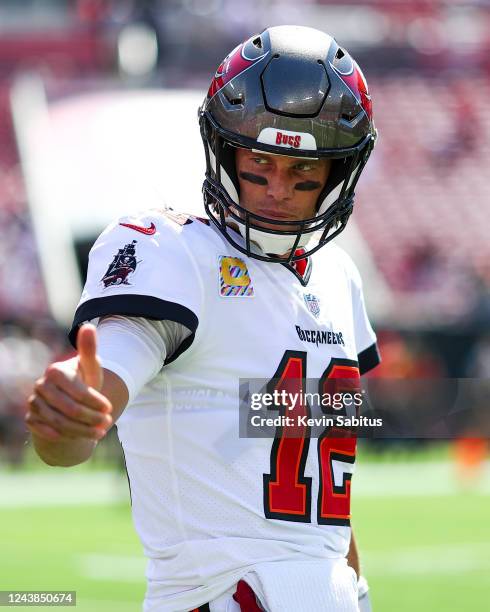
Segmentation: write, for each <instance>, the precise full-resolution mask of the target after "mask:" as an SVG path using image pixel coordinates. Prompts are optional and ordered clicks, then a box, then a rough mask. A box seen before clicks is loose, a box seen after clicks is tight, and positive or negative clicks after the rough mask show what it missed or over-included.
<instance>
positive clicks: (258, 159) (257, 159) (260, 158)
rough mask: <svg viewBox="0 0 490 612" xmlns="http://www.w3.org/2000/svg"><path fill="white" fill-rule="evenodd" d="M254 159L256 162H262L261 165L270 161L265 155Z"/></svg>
mask: <svg viewBox="0 0 490 612" xmlns="http://www.w3.org/2000/svg"><path fill="white" fill-rule="evenodd" d="M252 161H254V162H255V163H256V164H260V165H261V166H264V165H265V164H267V163H268V162H267V160H266V159H264V158H263V157H254V158H253V159H252Z"/></svg>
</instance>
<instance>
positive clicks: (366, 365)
mask: <svg viewBox="0 0 490 612" xmlns="http://www.w3.org/2000/svg"><path fill="white" fill-rule="evenodd" d="M346 272H347V274H348V276H349V277H350V282H351V295H352V314H353V318H354V335H355V342H356V349H357V360H358V362H359V372H360V374H361V375H362V374H366V372H369V370H372V369H373V368H375V367H376V366H377V365H378V364H379V363H381V356H380V353H379V349H378V344H377V340H376V334H375V333H374V330H373V328H372V325H371V322H370V320H369V317H368V314H367V311H366V303H365V301H364V292H363V289H362V279H361V275H360V274H359V270H358V269H357V267H356V265H355V264H354V262H353V261H352V259H351V258H350V257H348V256H347V255H346Z"/></svg>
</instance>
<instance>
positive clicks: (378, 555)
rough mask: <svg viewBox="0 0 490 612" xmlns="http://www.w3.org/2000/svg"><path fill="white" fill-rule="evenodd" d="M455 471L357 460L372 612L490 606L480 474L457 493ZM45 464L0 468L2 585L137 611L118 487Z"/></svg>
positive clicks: (88, 607) (80, 604) (357, 512)
mask: <svg viewBox="0 0 490 612" xmlns="http://www.w3.org/2000/svg"><path fill="white" fill-rule="evenodd" d="M451 468H452V466H451V465H450V463H449V462H447V461H446V462H435V463H427V464H425V463H423V462H418V463H417V462H416V463H407V462H401V463H400V464H399V465H397V464H396V463H395V464H394V465H390V464H373V465H371V464H369V463H368V464H366V465H364V466H361V467H360V470H359V471H360V474H358V476H357V477H356V481H358V482H359V487H358V494H355V487H356V484H357V482H355V483H354V501H353V514H354V517H355V521H354V525H355V529H356V532H357V538H358V542H359V545H360V549H361V554H362V560H363V567H364V573H365V574H366V576H367V577H368V578H369V582H370V585H371V597H372V601H373V608H374V612H394V611H397V612H415V611H417V612H419V611H420V612H438V611H441V612H461V611H462V610H470V611H471V612H480V611H481V612H483V611H486V610H488V609H489V601H490V580H489V576H490V521H489V518H490V495H489V490H488V480H489V479H488V473H487V474H486V476H485V483H486V484H485V485H484V486H480V485H478V486H477V490H473V491H472V492H466V493H465V492H463V491H459V490H458V488H457V486H456V485H455V483H454V480H453V478H452V474H451ZM487 469H488V466H487ZM48 471H49V477H47V478H45V475H41V473H40V472H36V473H35V474H30V475H29V474H28V475H26V474H21V475H18V476H11V475H5V474H4V475H3V476H2V475H1V474H0V550H1V553H0V590H7V589H8V590H76V591H77V608H76V609H77V610H79V611H83V612H85V611H87V612H88V611H91V612H98V611H99V610H100V611H107V612H116V611H118V612H126V611H128V612H129V611H131V610H135V611H136V610H140V609H141V601H142V598H143V595H144V589H145V584H144V568H145V563H144V560H143V558H142V553H141V547H140V545H139V542H138V539H137V537H136V535H135V533H134V530H133V525H132V522H131V516H130V509H129V501H127V502H125V501H122V500H123V499H124V497H125V496H126V491H125V490H124V483H123V482H122V481H121V480H120V479H116V477H115V476H114V475H113V474H107V473H105V472H102V473H98V472H93V473H90V472H84V471H75V472H70V471H66V470H61V471H58V470H55V471H54V472H53V470H48ZM57 474H60V475H59V476H57ZM32 478H34V479H35V480H32ZM29 479H31V480H29ZM115 480H117V482H115ZM58 482H59V485H57V484H56V483H58ZM361 482H362V483H363V484H362V485H361ZM33 483H36V484H33ZM404 485H405V486H404ZM108 489H109V491H108ZM9 491H10V498H8V495H9ZM104 492H105V493H104ZM104 495H106V496H108V497H109V498H110V497H111V496H112V497H113V499H114V500H115V501H114V502H110V501H107V499H106V497H104ZM62 498H64V499H65V502H66V504H64V505H60V504H61V502H60V499H62ZM36 499H38V500H42V501H39V502H38V503H37V504H36V503H35V501H36ZM1 500H3V502H2V501H1ZM80 500H83V501H80ZM18 609H22V610H24V609H25V610H28V609H32V608H18ZM65 609H66V608H65Z"/></svg>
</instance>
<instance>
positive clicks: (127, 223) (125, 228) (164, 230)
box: [69, 214, 203, 359]
mask: <svg viewBox="0 0 490 612" xmlns="http://www.w3.org/2000/svg"><path fill="white" fill-rule="evenodd" d="M184 229H185V225H181V224H178V223H174V222H173V221H172V220H169V219H167V218H166V217H164V216H163V215H151V214H149V215H142V216H139V217H137V218H134V217H131V218H122V219H119V220H118V221H116V222H115V223H113V224H111V225H110V226H109V227H108V228H107V229H106V230H105V231H104V232H103V233H102V234H101V235H100V236H99V238H98V239H97V241H96V242H95V244H94V246H93V247H92V250H91V251H90V254H89V263H88V271H87V280H86V283H85V287H84V289H83V293H82V297H81V299H80V302H79V304H78V307H77V309H76V312H75V317H74V321H73V325H72V329H71V331H70V334H69V337H70V341H71V342H72V344H73V345H74V346H75V344H76V336H77V332H78V328H79V326H80V325H81V324H82V323H84V322H87V321H92V320H96V321H95V322H97V320H98V319H99V318H100V317H105V316H110V315H122V316H127V317H143V318H146V319H152V320H157V321H164V320H168V321H174V322H175V323H180V324H181V325H183V326H184V327H186V328H187V329H188V330H189V331H190V332H191V333H190V335H189V336H188V337H187V338H186V339H185V341H184V342H183V344H182V346H181V347H179V348H178V349H177V350H176V351H175V352H174V355H173V358H174V359H175V358H176V357H177V356H178V354H180V353H181V352H183V351H184V350H185V349H186V348H188V347H189V346H190V345H191V344H192V341H193V340H194V336H195V333H196V330H197V328H198V325H199V317H200V314H201V309H202V304H203V291H202V280H201V279H200V275H199V268H198V267H197V265H196V263H195V261H194V258H193V257H192V254H191V251H190V247H189V245H188V244H186V237H185V236H184V235H183V234H184Z"/></svg>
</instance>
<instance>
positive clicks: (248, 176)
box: [240, 172, 268, 185]
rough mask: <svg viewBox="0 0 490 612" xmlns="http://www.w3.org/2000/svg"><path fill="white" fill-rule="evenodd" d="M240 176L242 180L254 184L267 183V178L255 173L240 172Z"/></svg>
mask: <svg viewBox="0 0 490 612" xmlns="http://www.w3.org/2000/svg"><path fill="white" fill-rule="evenodd" d="M240 178H242V179H243V180H244V181H249V182H250V183H253V184H254V185H268V182H267V179H266V178H264V177H263V176H258V175H257V174H252V173H251V172H240Z"/></svg>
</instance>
